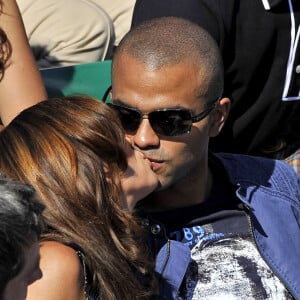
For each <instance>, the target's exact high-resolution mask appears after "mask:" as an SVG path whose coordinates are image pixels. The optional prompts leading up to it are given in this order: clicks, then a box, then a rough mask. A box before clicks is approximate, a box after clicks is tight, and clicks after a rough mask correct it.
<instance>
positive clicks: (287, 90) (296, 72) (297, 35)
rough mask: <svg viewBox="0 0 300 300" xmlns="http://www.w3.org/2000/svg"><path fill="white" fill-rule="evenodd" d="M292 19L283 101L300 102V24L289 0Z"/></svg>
mask: <svg viewBox="0 0 300 300" xmlns="http://www.w3.org/2000/svg"><path fill="white" fill-rule="evenodd" d="M288 2H289V9H290V18H291V45H290V54H289V58H288V65H287V71H286V78H285V84H284V90H283V95H282V100H283V101H294V100H300V46H299V42H300V24H296V20H295V16H294V8H293V2H292V0H288Z"/></svg>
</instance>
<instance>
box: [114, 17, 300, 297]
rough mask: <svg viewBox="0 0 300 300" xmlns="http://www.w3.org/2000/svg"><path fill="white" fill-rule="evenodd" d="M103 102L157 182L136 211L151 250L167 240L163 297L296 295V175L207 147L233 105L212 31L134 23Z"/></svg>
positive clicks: (183, 24)
mask: <svg viewBox="0 0 300 300" xmlns="http://www.w3.org/2000/svg"><path fill="white" fill-rule="evenodd" d="M110 105H111V107H112V108H113V109H115V110H116V111H117V113H118V114H119V117H120V119H121V122H122V125H123V127H124V129H125V131H126V135H127V138H128V140H129V141H130V142H131V144H132V146H133V147H134V148H135V149H137V150H139V151H141V152H142V153H143V154H144V156H145V157H146V158H147V159H148V160H149V161H150V162H151V165H152V169H153V171H154V172H155V173H156V175H157V177H158V179H159V182H160V186H159V188H158V189H157V191H155V192H154V193H152V194H151V195H149V196H148V197H147V198H146V199H144V200H143V201H142V202H141V203H140V205H139V209H141V210H144V211H145V212H146V214H147V218H145V220H144V221H145V222H144V223H145V224H146V225H147V226H148V227H149V231H150V233H151V234H152V237H153V247H154V252H158V251H159V250H160V249H161V247H162V245H163V244H164V243H167V245H169V248H168V250H167V254H168V255H167V257H169V260H168V259H167V260H165V261H164V262H162V261H160V260H159V263H158V267H159V268H160V269H159V272H160V273H161V274H162V277H163V278H165V279H166V280H167V282H168V283H169V285H168V287H166V285H164V287H163V288H164V290H161V295H162V297H163V296H165V295H168V296H166V299H171V298H176V299H200V298H201V299H293V297H294V298H296V299H300V288H299V287H300V279H299V278H300V277H299V275H298V274H299V271H298V270H299V269H300V259H299V257H300V230H299V228H300V204H299V199H300V189H299V178H298V177H297V175H296V173H295V172H294V171H293V170H292V169H291V167H290V166H288V165H287V164H285V163H284V162H281V161H276V160H271V159H265V158H260V157H251V156H243V155H238V154H236V155H234V154H221V153H220V154H213V153H210V151H209V150H208V144H209V139H210V138H211V137H214V136H217V135H218V133H219V132H220V131H221V129H222V127H223V125H224V122H225V120H226V118H227V115H228V112H229V108H230V100H229V99H228V98H226V97H224V96H223V67H222V60H221V56H220V53H219V50H218V47H217V45H216V43H215V42H214V40H213V39H212V37H211V36H210V35H209V34H208V33H207V32H206V31H205V30H204V29H202V28H201V27H199V26H198V25H196V24H194V23H192V22H190V21H187V20H183V19H180V18H175V17H166V18H159V19H153V20H151V21H146V22H144V23H142V24H140V25H139V26H138V27H136V28H134V29H133V30H132V31H130V32H129V33H128V34H127V35H126V36H125V38H124V39H123V40H122V41H121V43H120V44H119V47H118V48H117V51H116V53H115V56H114V58H113V64H112V87H111V103H110ZM291 237H292V238H291ZM174 242H175V243H178V242H179V243H180V245H181V246H182V249H181V250H180V249H175V248H172V245H173V243H174ZM174 249H175V250H174ZM187 249H188V251H190V254H189V257H188V260H186V261H185V258H186V256H185V255H184V253H186V250H187ZM174 251H175V252H174ZM174 253H175V254H174ZM174 255H175V257H176V259H175V262H174V261H173V260H172V259H173V258H174ZM161 265H163V267H161ZM166 289H169V294H168V293H167V292H166Z"/></svg>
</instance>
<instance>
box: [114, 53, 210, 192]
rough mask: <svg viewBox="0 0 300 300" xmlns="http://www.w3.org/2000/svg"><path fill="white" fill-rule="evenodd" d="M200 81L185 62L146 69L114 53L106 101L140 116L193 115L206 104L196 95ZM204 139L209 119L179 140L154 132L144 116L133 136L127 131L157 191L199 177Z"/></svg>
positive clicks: (204, 161)
mask: <svg viewBox="0 0 300 300" xmlns="http://www.w3.org/2000/svg"><path fill="white" fill-rule="evenodd" d="M201 79H202V76H201V74H200V73H199V70H197V67H196V66H195V65H193V64H192V63H191V62H190V63H188V62H184V63H180V64H177V65H173V66H166V67H164V68H161V69H158V70H151V69H148V68H146V67H145V65H143V64H142V63H139V62H138V61H136V60H135V59H133V58H132V57H130V56H127V55H124V54H120V56H119V57H118V59H117V60H116V61H115V64H114V69H113V74H112V82H113V86H112V103H114V104H121V105H125V106H127V107H131V108H135V109H137V110H139V111H141V112H142V113H149V112H151V111H153V110H158V109H166V108H184V109H188V110H190V111H191V112H192V115H196V114H199V113H200V112H202V111H203V110H204V109H205V108H206V106H205V101H207V99H203V98H201V97H200V96H199V90H201ZM203 88H205V87H204V86H203ZM208 100H209V101H213V100H214V99H208ZM209 136H210V121H209V117H206V118H204V119H203V120H201V121H199V122H196V123H193V126H192V130H191V132H190V133H185V134H182V135H179V136H171V137H166V136H162V135H159V134H157V133H156V132H155V131H154V130H153V128H152V127H151V125H150V123H149V120H148V119H147V118H143V119H142V121H141V123H140V126H139V128H138V129H137V131H136V132H134V133H127V137H128V139H129V140H130V141H131V143H132V145H133V146H134V147H136V148H137V149H139V150H140V151H142V152H143V154H144V155H145V156H146V157H147V158H148V159H149V160H150V161H151V164H152V168H153V170H154V171H155V173H156V175H157V176H158V179H159V182H160V186H161V187H160V189H166V188H168V187H170V186H171V185H173V184H174V183H180V182H181V183H182V182H188V181H189V180H193V179H194V178H201V176H203V168H205V167H206V166H207V156H208V150H207V149H208V141H209ZM199 176H200V177H199Z"/></svg>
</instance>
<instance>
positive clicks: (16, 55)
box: [0, 0, 47, 126]
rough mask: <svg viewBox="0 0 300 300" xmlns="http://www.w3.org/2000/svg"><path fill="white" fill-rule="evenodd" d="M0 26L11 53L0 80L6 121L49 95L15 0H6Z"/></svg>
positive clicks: (0, 115)
mask: <svg viewBox="0 0 300 300" xmlns="http://www.w3.org/2000/svg"><path fill="white" fill-rule="evenodd" d="M1 2H2V11H1V14H0V27H1V29H2V30H3V31H4V32H5V33H6V35H7V38H8V40H9V42H10V45H11V55H10V57H9V59H8V61H7V62H6V64H5V69H4V74H3V77H2V79H1V81H0V118H1V120H2V123H3V125H4V126H5V125H7V124H8V123H9V122H10V121H11V120H12V119H13V118H14V117H15V116H16V115H18V114H19V113H20V112H21V111H22V110H24V109H25V108H27V107H29V106H32V105H34V104H35V103H37V102H39V101H41V100H44V99H46V98H47V94H46V90H45V87H44V84H43V81H42V78H41V75H40V72H39V70H38V68H37V65H36V62H35V59H34V57H33V54H32V52H31V48H30V46H29V43H28V40H27V37H26V33H25V30H24V25H23V21H22V17H21V15H20V12H19V9H18V6H17V4H16V1H15V0H4V1H1Z"/></svg>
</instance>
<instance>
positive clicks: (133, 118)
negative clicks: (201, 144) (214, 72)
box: [103, 94, 220, 136]
mask: <svg viewBox="0 0 300 300" xmlns="http://www.w3.org/2000/svg"><path fill="white" fill-rule="evenodd" d="M106 97H107V94H106V95H105V97H103V100H104V101H105V100H106ZM219 99H220V98H218V99H217V100H215V101H214V102H212V103H211V104H210V105H209V106H208V107H207V108H206V109H205V110H204V111H203V112H201V113H200V114H198V115H195V116H193V115H192V113H191V111H189V110H187V109H180V108H178V109H177V108H165V109H161V110H154V111H152V112H149V113H146V114H143V113H142V112H140V111H139V110H137V109H134V108H131V107H127V106H124V105H119V104H114V103H108V105H109V106H110V107H112V108H113V109H114V110H115V111H117V113H118V115H119V118H120V120H121V123H122V126H123V128H124V130H125V131H126V132H127V133H129V134H134V133H135V132H136V131H137V130H138V128H139V126H140V124H141V122H142V119H148V120H149V122H150V125H151V127H152V129H153V130H154V131H155V133H156V134H158V135H162V136H178V135H182V134H185V133H189V132H190V131H191V129H192V125H193V123H196V122H199V121H201V120H202V119H204V118H205V117H206V116H208V114H209V113H210V112H211V111H212V110H213V109H214V108H215V107H216V105H217V103H218V101H219Z"/></svg>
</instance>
